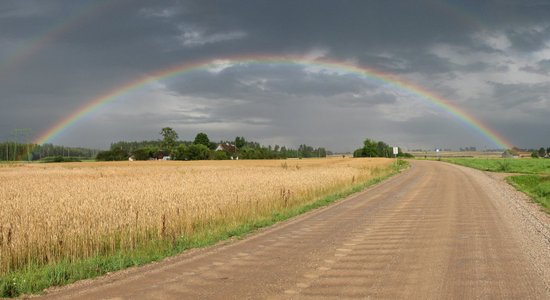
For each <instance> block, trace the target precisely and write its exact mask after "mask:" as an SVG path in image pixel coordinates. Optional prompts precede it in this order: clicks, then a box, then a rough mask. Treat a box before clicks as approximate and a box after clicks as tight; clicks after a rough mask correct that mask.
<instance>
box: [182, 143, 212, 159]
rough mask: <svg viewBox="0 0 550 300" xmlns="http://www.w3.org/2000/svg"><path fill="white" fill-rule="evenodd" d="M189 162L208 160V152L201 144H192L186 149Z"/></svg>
mask: <svg viewBox="0 0 550 300" xmlns="http://www.w3.org/2000/svg"><path fill="white" fill-rule="evenodd" d="M187 151H188V153H189V159H190V160H203V159H208V156H209V154H210V151H209V149H208V147H207V146H205V145H203V144H192V145H189V147H187Z"/></svg>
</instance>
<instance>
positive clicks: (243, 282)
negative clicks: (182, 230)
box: [45, 161, 550, 299]
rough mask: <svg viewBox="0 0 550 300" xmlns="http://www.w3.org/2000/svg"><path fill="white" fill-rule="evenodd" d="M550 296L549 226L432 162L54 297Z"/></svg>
mask: <svg viewBox="0 0 550 300" xmlns="http://www.w3.org/2000/svg"><path fill="white" fill-rule="evenodd" d="M355 297H357V298H392V299H395V298H413V299H418V298H420V299H452V298H465V299H472V298H496V299H512V298H513V299H549V298H550V218H549V217H548V215H546V214H544V213H542V212H541V211H540V209H539V208H538V207H537V206H536V205H534V204H532V203H530V202H529V201H528V199H527V198H526V197H525V196H524V195H523V194H521V193H518V192H517V191H515V190H514V188H512V187H510V186H509V185H507V184H506V183H504V182H503V181H502V179H501V178H498V177H495V176H491V175H490V174H487V173H484V172H481V171H477V170H473V169H469V168H465V167H460V166H455V165H451V164H447V163H443V162H435V161H413V162H412V167H411V168H410V169H409V170H407V171H405V172H403V173H402V174H401V175H399V176H396V177H394V178H392V179H390V180H388V181H386V182H384V183H382V184H379V185H377V186H376V187H373V188H371V189H369V190H367V191H365V192H362V193H359V194H357V195H354V196H352V197H350V198H348V199H346V200H344V201H341V202H339V203H337V204H335V205H332V206H330V207H327V208H323V209H319V210H316V211H314V212H311V213H308V214H306V215H303V216H300V217H298V218H295V219H293V220H289V221H287V222H283V223H281V224H278V225H276V226H274V227H272V228H269V229H266V230H262V231H260V232H258V233H256V234H253V235H251V236H249V237H248V238H246V239H244V240H240V241H234V242H228V243H223V244H220V245H217V246H214V247H210V248H208V249H201V250H193V251H189V252H186V253H184V254H182V255H179V256H177V257H173V258H170V259H167V260H165V261H163V262H161V263H156V264H151V265H148V266H144V267H140V268H132V269H129V270H125V271H121V272H117V273H114V274H110V275H107V276H104V277H102V278H99V279H96V280H88V281H83V282H79V283H76V284H74V285H71V286H68V287H64V288H61V289H54V290H51V291H49V293H48V294H47V295H46V296H45V298H52V299H73V298H78V299H176V298H177V299H281V298H283V299H285V298H288V299H320V298H333V299H341V298H355Z"/></svg>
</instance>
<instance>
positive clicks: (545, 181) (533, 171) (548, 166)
mask: <svg viewBox="0 0 550 300" xmlns="http://www.w3.org/2000/svg"><path fill="white" fill-rule="evenodd" d="M444 161H446V162H450V163H453V164H457V165H462V166H465V167H470V168H474V169H478V170H482V171H489V172H504V173H522V174H529V175H515V176H510V177H508V178H506V181H507V182H508V183H509V184H511V185H512V186H514V187H515V188H516V189H517V190H519V191H520V192H523V193H525V194H527V195H529V196H530V197H531V199H532V200H533V201H534V202H536V203H538V204H540V205H541V206H542V207H543V209H544V210H545V211H546V212H547V213H550V176H549V174H550V159H509V158H496V159H487V158H449V159H444Z"/></svg>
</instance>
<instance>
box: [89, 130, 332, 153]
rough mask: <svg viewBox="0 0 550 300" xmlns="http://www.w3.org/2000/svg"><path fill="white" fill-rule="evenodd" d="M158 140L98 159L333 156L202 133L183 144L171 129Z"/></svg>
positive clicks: (120, 146) (120, 145)
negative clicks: (216, 141) (223, 139)
mask: <svg viewBox="0 0 550 300" xmlns="http://www.w3.org/2000/svg"><path fill="white" fill-rule="evenodd" d="M160 135H161V136H162V139H160V140H158V141H141V142H126V141H120V142H117V143H113V144H111V148H110V150H108V151H103V152H101V153H99V154H98V156H97V160H128V159H129V158H131V159H133V160H151V159H164V158H167V157H169V158H170V159H173V160H207V159H210V160H224V159H285V158H308V157H326V156H327V154H330V152H329V151H327V150H326V149H325V148H322V147H319V148H314V147H311V146H308V145H305V144H303V145H300V147H299V148H298V149H289V148H286V147H285V146H282V147H281V146H279V145H275V146H274V147H272V146H271V145H269V146H267V147H266V146H262V145H260V144H259V143H257V142H253V141H247V140H246V139H245V138H244V137H243V136H237V137H236V138H235V140H233V141H220V142H219V143H215V142H212V141H210V138H209V137H208V135H207V134H206V133H204V132H200V133H198V134H197V135H196V136H195V139H194V140H193V141H180V140H178V134H177V133H176V131H175V130H174V129H172V128H170V127H165V128H162V129H161V131H160Z"/></svg>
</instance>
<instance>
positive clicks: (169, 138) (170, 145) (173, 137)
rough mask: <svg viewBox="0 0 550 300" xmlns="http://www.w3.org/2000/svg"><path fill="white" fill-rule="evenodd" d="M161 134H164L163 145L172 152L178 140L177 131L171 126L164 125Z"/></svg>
mask: <svg viewBox="0 0 550 300" xmlns="http://www.w3.org/2000/svg"><path fill="white" fill-rule="evenodd" d="M160 135H162V142H161V147H162V148H163V149H164V150H168V151H169V152H172V151H173V150H174V148H175V147H176V144H177V140H178V134H177V132H176V131H175V130H174V129H172V128H170V127H164V128H162V129H161V131H160Z"/></svg>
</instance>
